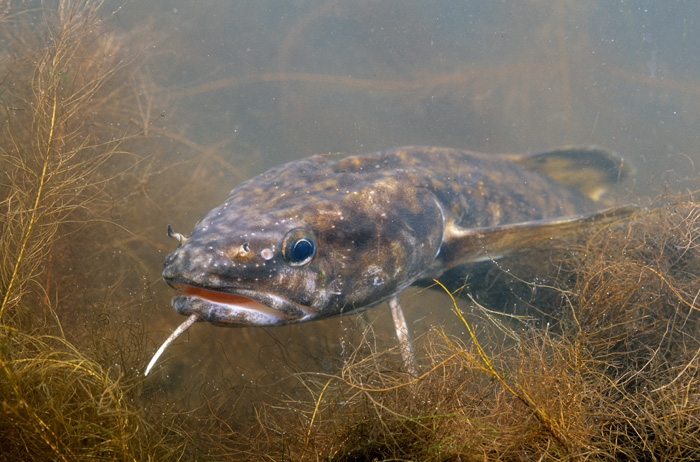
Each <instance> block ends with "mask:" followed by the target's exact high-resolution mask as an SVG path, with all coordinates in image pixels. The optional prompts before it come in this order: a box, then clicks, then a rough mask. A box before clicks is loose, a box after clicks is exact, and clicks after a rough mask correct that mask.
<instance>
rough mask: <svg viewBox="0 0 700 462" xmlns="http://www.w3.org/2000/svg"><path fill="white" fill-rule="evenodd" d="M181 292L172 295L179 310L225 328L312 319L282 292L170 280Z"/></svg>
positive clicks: (289, 322) (290, 322)
mask: <svg viewBox="0 0 700 462" xmlns="http://www.w3.org/2000/svg"><path fill="white" fill-rule="evenodd" d="M168 285H169V286H171V287H173V288H175V289H177V290H180V291H181V293H180V294H179V295H176V296H174V297H173V298H172V301H171V303H172V305H173V308H175V310H176V311H177V312H178V313H180V314H184V315H186V316H190V315H192V314H197V315H199V316H200V317H201V318H202V319H203V320H204V321H207V322H210V323H212V324H216V325H218V326H225V327H245V326H279V325H283V324H293V323H297V322H302V321H305V320H306V319H308V318H309V317H310V316H311V315H310V313H309V309H308V308H307V307H302V306H300V305H297V304H296V303H294V302H291V301H289V300H286V299H284V298H282V297H280V296H278V295H274V294H270V293H267V292H260V291H255V290H249V289H229V288H226V289H220V290H218V289H217V290H215V289H211V288H204V287H199V286H195V285H191V284H185V283H175V282H170V281H168Z"/></svg>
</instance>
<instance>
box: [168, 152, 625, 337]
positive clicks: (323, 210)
mask: <svg viewBox="0 0 700 462" xmlns="http://www.w3.org/2000/svg"><path fill="white" fill-rule="evenodd" d="M631 173H632V169H631V167H630V166H629V164H627V163H624V162H623V161H622V160H621V159H620V158H618V157H617V156H615V155H614V154H612V153H610V152H608V151H606V150H603V149H601V148H590V147H584V148H580V147H579V148H565V149H560V150H557V151H551V152H546V153H540V154H530V155H485V154H477V153H473V152H469V151H463V150H457V149H448V148H434V147H403V148H396V149H391V150H387V151H381V152H376V153H372V154H365V155H358V156H351V157H347V158H344V159H341V160H332V159H331V158H329V157H324V156H319V155H316V156H312V157H308V158H304V159H301V160H298V161H294V162H290V163H287V164H284V165H280V166H278V167H275V168H273V169H271V170H268V171H267V172H265V173H263V174H261V175H259V176H256V177H254V178H251V179H249V180H247V181H246V182H244V183H242V184H240V185H239V186H237V187H236V188H235V189H233V191H231V193H230V195H229V196H228V198H227V199H226V201H225V202H224V203H223V204H221V205H220V206H218V207H216V208H214V209H213V210H211V211H210V212H209V213H208V214H207V215H206V216H205V217H204V218H203V219H202V220H201V221H200V222H199V223H198V224H197V225H196V226H195V228H194V230H193V231H192V233H191V234H190V235H189V236H188V237H187V238H183V239H182V242H184V244H183V245H181V246H180V247H179V248H177V249H176V250H175V251H173V252H172V253H171V254H170V255H168V256H167V258H166V260H165V265H164V270H163V277H164V279H165V281H166V282H167V283H168V284H170V285H171V286H173V287H175V288H177V289H179V290H181V293H180V294H179V295H177V296H175V297H174V298H173V301H172V303H173V306H174V308H175V309H176V310H177V311H178V312H180V313H182V314H184V315H192V314H196V315H198V317H199V318H198V319H202V320H205V321H209V322H211V323H214V324H217V325H222V326H251V325H258V326H260V325H282V324H291V323H297V322H305V321H310V320H314V319H322V318H327V317H331V316H337V315H343V314H350V313H356V312H359V311H363V310H365V309H368V308H370V307H372V306H374V305H377V304H379V303H381V302H384V301H386V300H388V299H390V298H392V297H394V296H395V295H397V294H398V293H400V292H401V291H402V290H403V289H405V288H406V287H408V286H410V285H412V284H413V283H415V282H416V281H419V280H425V279H427V280H429V279H432V278H437V277H439V276H440V275H441V274H442V273H443V272H445V271H447V270H450V269H453V268H455V267H458V266H461V265H466V264H469V263H472V262H476V261H480V260H484V259H488V258H497V257H499V256H501V255H504V254H506V253H508V252H510V251H513V250H516V249H518V248H522V247H526V246H527V245H529V244H530V243H531V242H534V241H537V240H542V239H546V238H547V237H552V236H556V235H559V234H562V233H567V232H572V231H576V230H579V229H581V227H582V226H587V225H588V224H590V223H592V222H600V220H608V221H609V220H611V219H615V218H617V217H624V216H627V215H629V214H630V213H631V208H629V207H622V208H616V209H610V210H606V211H603V212H596V210H597V209H600V208H601V206H600V205H599V203H598V202H597V200H598V199H599V197H600V195H601V194H602V192H603V191H604V190H605V189H608V188H609V187H611V186H614V185H615V184H616V183H617V182H619V181H620V180H623V179H625V178H626V177H628V176H630V175H631Z"/></svg>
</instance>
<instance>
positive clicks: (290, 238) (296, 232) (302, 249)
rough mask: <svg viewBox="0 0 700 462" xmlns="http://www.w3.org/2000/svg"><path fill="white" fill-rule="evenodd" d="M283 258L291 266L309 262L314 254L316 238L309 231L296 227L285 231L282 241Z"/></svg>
mask: <svg viewBox="0 0 700 462" xmlns="http://www.w3.org/2000/svg"><path fill="white" fill-rule="evenodd" d="M282 252H283V254H284V259H285V260H286V261H287V263H289V264H290V265H292V266H302V265H306V264H307V263H309V262H310V261H311V260H312V259H313V258H314V255H316V239H315V238H314V235H313V234H311V231H309V230H306V229H303V228H296V229H293V230H291V231H290V232H288V233H287V235H286V236H285V237H284V240H283V241H282Z"/></svg>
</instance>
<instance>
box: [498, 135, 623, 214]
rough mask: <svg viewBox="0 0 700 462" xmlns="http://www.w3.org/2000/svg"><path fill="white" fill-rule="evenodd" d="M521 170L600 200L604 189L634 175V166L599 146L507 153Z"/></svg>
mask: <svg viewBox="0 0 700 462" xmlns="http://www.w3.org/2000/svg"><path fill="white" fill-rule="evenodd" d="M507 157H508V158H509V159H510V160H512V161H513V162H515V163H517V164H519V165H522V166H523V167H526V168H529V169H531V170H535V171H537V172H538V173H540V174H542V175H544V176H547V177H549V178H551V179H552V180H554V181H556V182H557V183H561V184H563V185H566V186H569V187H571V188H574V189H576V190H578V191H580V192H581V193H582V194H585V195H586V196H588V197H590V198H591V199H593V200H594V201H597V200H598V199H600V196H602V195H603V194H604V193H605V192H606V191H607V190H608V189H610V188H611V187H613V186H615V185H616V184H618V183H620V182H622V181H624V180H625V179H627V178H629V177H631V176H633V175H634V167H633V166H632V164H630V163H629V162H627V161H625V160H624V159H622V158H621V157H620V156H618V155H617V154H616V153H615V152H613V151H610V150H608V149H605V148H602V147H599V146H567V147H563V148H559V149H555V150H553V151H547V152H540V153H536V154H509V155H507Z"/></svg>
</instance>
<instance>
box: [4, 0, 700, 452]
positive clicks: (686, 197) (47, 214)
mask: <svg viewBox="0 0 700 462" xmlns="http://www.w3.org/2000/svg"><path fill="white" fill-rule="evenodd" d="M698 50H700V3H696V2H652V1H649V0H616V1H603V0H595V1H588V2H577V1H571V0H524V1H513V2H507V1H499V2H496V1H493V0H436V1H433V0H382V1H371V0H344V1H341V0H255V1H252V0H249V1H223V0H217V1H214V0H200V1H197V2H192V1H180V0H176V1H162V0H157V1H150V2H129V1H111V0H105V1H99V0H98V1H88V0H55V1H52V0H44V1H22V2H17V1H9V0H6V1H3V0H0V103H1V105H0V110H1V111H2V117H1V118H0V461H17V460H51V461H83V460H95V461H102V460H104V461H147V460H153V461H229V460H231V461H239V460H240V461H247V460H256V461H321V460H322V461H334V462H341V461H342V462H349V461H471V460H513V461H521V460H522V461H529V460H542V461H545V460H571V461H578V460H596V461H597V460H630V461H632V460H645V461H652V460H688V461H691V460H698V459H700V206H698V205H697V204H696V202H695V200H694V198H695V197H696V196H697V195H698V194H699V191H700V170H698V169H700V130H698V127H700V54H699V53H698ZM402 146H426V147H427V146H430V147H443V148H456V149H461V150H466V151H471V152H477V153H483V156H478V157H477V158H478V159H484V162H485V164H484V165H492V164H491V163H490V162H491V161H490V160H488V159H506V160H508V162H509V164H508V165H510V164H511V163H512V164H518V165H524V166H525V167H526V168H527V169H533V170H535V171H544V170H546V171H547V172H548V173H547V176H548V177H550V176H551V177H552V178H554V179H555V180H556V181H560V182H561V183H562V184H568V185H576V187H577V188H578V189H580V190H581V191H583V192H586V195H587V196H589V197H590V198H592V199H596V202H595V205H596V207H595V210H603V209H606V210H609V211H611V212H609V213H606V214H605V215H592V216H591V215H586V216H584V215H578V214H575V216H574V220H573V221H556V220H555V222H553V226H549V225H547V226H545V227H544V228H546V232H547V233H548V234H546V235H545V234H541V233H540V234H538V233H537V232H535V230H537V229H539V228H536V225H533V224H525V225H522V224H520V225H519V226H517V227H516V228H515V229H514V230H512V232H510V233H508V234H507V236H501V235H500V234H498V233H496V234H498V236H499V238H500V240H499V241H497V242H496V243H493V244H492V247H491V249H493V253H489V252H488V251H483V252H482V253H481V254H479V255H476V256H475V257H474V258H471V259H469V258H466V257H463V258H462V259H461V260H459V259H458V260H459V261H457V262H456V263H454V264H452V263H450V264H448V262H449V258H450V255H449V254H448V253H447V252H444V253H442V254H440V258H439V262H442V263H443V264H444V266H443V267H440V268H438V269H439V270H440V271H437V272H434V273H435V274H436V275H437V276H436V277H434V278H433V277H432V276H431V275H432V274H433V272H430V271H428V269H427V267H430V263H429V264H427V265H426V272H425V273H424V276H425V277H424V278H423V280H421V281H420V283H419V284H414V285H410V286H409V287H406V288H404V289H403V290H401V292H400V294H399V301H400V307H401V308H402V311H403V314H404V315H405V319H406V324H407V330H408V334H409V335H410V337H411V342H412V348H413V355H414V358H413V359H412V360H411V361H408V362H407V360H406V358H407V356H406V349H405V348H404V347H405V345H406V344H405V343H401V342H399V341H398V340H397V330H396V328H395V325H394V319H393V317H392V311H391V310H390V308H389V306H388V304H387V303H385V302H383V303H380V304H377V305H376V306H374V307H371V308H370V309H368V310H367V311H363V312H362V313H359V314H348V315H345V316H329V317H327V318H325V319H318V320H310V321H309V322H301V323H296V324H288V325H267V326H242V327H241V326H237V327H225V326H221V325H216V323H211V322H194V321H204V319H200V318H197V317H195V318H192V319H193V322H194V324H193V325H192V326H191V327H190V328H189V329H188V330H187V331H186V332H184V333H181V334H180V335H179V336H178V337H177V338H176V339H174V341H172V344H170V345H169V346H168V347H167V348H165V350H164V352H163V353H162V355H161V356H160V357H159V358H158V359H157V361H155V363H154V365H153V367H152V368H151V369H150V370H149V371H148V374H146V367H147V365H148V364H149V361H151V360H152V358H153V357H154V354H155V353H156V350H158V348H159V347H160V346H161V345H162V344H163V343H164V342H165V341H166V339H168V337H169V336H170V335H171V334H172V333H173V331H174V330H175V329H176V328H177V327H178V326H180V325H181V324H182V323H183V322H185V320H186V319H187V317H186V316H183V315H182V314H180V313H178V312H177V311H176V310H175V309H174V308H173V305H172V304H171V299H172V298H173V297H174V296H176V295H178V293H179V291H181V289H182V287H183V286H182V284H181V282H182V281H180V280H177V281H176V280H175V279H173V280H169V281H168V283H166V282H165V281H164V280H163V269H164V262H166V258H168V255H169V254H170V253H171V252H173V251H175V250H176V249H178V246H180V245H181V244H184V243H185V242H186V240H187V239H188V236H189V235H190V233H191V232H192V230H193V229H194V228H195V226H198V225H197V224H198V223H200V224H203V225H202V226H207V225H208V223H209V221H207V220H205V219H204V217H205V215H206V214H207V213H208V212H209V211H210V210H212V209H214V208H215V207H217V206H220V205H221V204H224V202H225V201H227V197H228V195H229V192H230V191H231V190H232V189H233V188H235V187H237V186H238V185H240V184H241V183H243V182H244V181H246V180H248V179H250V178H254V177H256V176H257V175H260V174H263V173H264V172H266V171H268V170H269V169H272V168H274V167H278V166H280V165H283V164H285V163H287V162H292V161H297V160H300V159H303V158H306V157H309V156H313V155H320V156H319V157H315V158H313V159H311V160H310V161H308V162H309V164H308V165H310V166H311V167H310V168H315V167H314V164H322V163H324V164H325V163H326V162H327V163H332V162H340V161H342V159H345V158H347V156H351V155H359V154H365V153H372V152H376V151H382V150H388V149H392V148H397V147H402ZM559 148H562V149H561V150H559V151H555V153H556V155H554V156H553V157H552V156H545V157H544V158H541V157H532V156H530V157H527V156H525V157H523V156H519V154H526V153H543V152H548V151H551V150H553V149H559ZM418 151H420V152H422V153H428V154H426V155H433V154H431V153H434V152H436V151H434V150H428V149H427V148H426V149H423V148H420V149H418ZM401 152H404V151H401ZM591 152H600V153H604V156H605V159H608V160H613V161H614V162H613V163H614V165H615V168H614V169H613V172H612V174H611V176H609V177H608V178H607V179H606V180H605V183H606V186H608V187H607V190H606V192H605V194H602V195H600V192H601V191H602V189H601V188H598V186H600V184H599V183H600V182H601V181H602V180H600V176H601V174H600V172H598V171H597V170H596V168H595V165H589V164H586V162H582V161H581V157H579V158H577V155H578V154H577V153H591ZM572 153H573V154H572ZM613 153H614V154H613ZM499 154H507V156H505V157H504V156H498V155H499ZM432 159H437V157H433V158H432ZM533 159H534V160H533ZM538 159H539V160H542V162H541V163H539V164H538V163H537V162H536V161H537V160H538ZM545 160H546V162H545ZM511 161H512V162H511ZM351 162H352V161H350V163H351ZM695 163H698V165H699V167H698V169H696V168H695ZM540 164H542V165H540ZM544 164H546V165H544ZM305 165H307V164H305ZM494 165H496V164H494ZM498 165H501V164H498ZM572 165H573V167H572ZM377 168H379V166H377ZM440 168H443V169H446V168H447V167H445V165H441V166H440ZM435 169H438V166H437V165H436V166H435ZM281 172H282V173H281V174H285V172H286V171H285V168H283V169H282V170H281ZM483 173H484V174H485V180H484V181H485V182H486V184H489V185H491V188H492V192H493V193H494V195H496V196H498V195H499V194H505V193H504V192H503V191H506V190H507V191H511V190H516V189H517V188H515V186H513V185H514V184H515V183H518V181H514V180H513V179H512V178H510V177H508V176H507V175H506V173H505V170H504V169H503V168H501V167H498V166H494V167H490V169H486V168H485V169H484V170H483ZM284 178H285V179H286V180H285V181H283V182H280V183H279V184H277V186H276V187H279V193H271V192H270V190H269V188H267V189H266V188H262V187H261V188H259V190H255V191H254V194H250V197H248V199H247V200H248V203H247V204H246V205H247V209H246V210H247V211H246V214H245V216H243V217H242V220H245V222H244V223H242V224H241V225H246V226H247V225H248V224H250V225H251V226H252V225H253V224H255V223H256V222H257V221H260V222H262V221H263V217H264V212H265V211H266V210H268V209H269V208H270V207H273V204H276V203H278V202H279V200H278V199H279V198H281V197H284V196H285V195H287V194H290V195H291V194H292V191H297V190H298V189H299V188H301V187H303V186H302V185H299V184H296V183H295V182H294V181H293V180H294V177H293V176H292V177H291V179H290V178H289V177H287V176H285V177H284ZM388 178H390V180H387V181H388V182H389V183H387V184H388V185H391V184H393V183H391V181H393V182H400V181H403V180H405V178H404V177H403V176H402V175H397V176H395V177H392V175H389V176H388ZM446 178H447V177H446ZM518 178H519V177H518ZM433 180H435V182H436V183H435V184H438V183H439V184H440V186H439V187H440V188H443V189H444V190H446V191H447V190H449V191H451V189H450V188H452V187H453V186H452V185H451V184H450V181H449V180H445V178H440V179H439V181H438V179H435V178H429V179H428V181H433ZM443 180H445V181H443ZM341 183H342V182H341V180H338V184H339V186H338V188H345V187H346V185H341ZM253 184H255V183H253ZM309 184H310V185H311V186H313V184H312V183H309ZM311 186H309V187H311ZM319 187H320V186H319ZM518 187H519V188H520V189H517V191H516V192H517V194H518V195H519V196H518V197H523V198H525V199H527V200H528V201H530V202H532V203H540V202H544V199H543V198H544V193H543V192H542V191H541V188H539V187H535V185H533V184H531V183H529V182H526V181H523V182H522V185H520V186H518ZM348 188H349V186H348ZM493 190H496V191H493ZM386 191H390V188H387V190H386ZM378 192H381V190H378ZM516 192H513V193H512V194H513V195H515V194H516ZM552 195H553V196H556V195H557V194H555V193H552ZM379 196H380V197H377V198H376V202H372V204H373V206H376V207H384V209H383V210H387V211H391V212H392V213H393V214H394V215H395V216H396V217H397V218H396V219H397V220H400V219H401V217H402V216H403V215H406V214H408V213H409V212H410V213H418V214H419V215H420V214H421V213H424V214H425V216H426V217H427V216H428V215H427V210H428V209H429V206H428V205H426V204H425V203H414V202H412V199H413V196H410V195H398V196H397V195H396V194H393V195H392V194H389V193H388V192H387V193H386V194H379ZM599 196H600V197H599ZM468 199H469V200H471V199H473V198H468ZM525 199H523V201H525ZM554 199H562V198H557V197H555V198H554ZM554 199H552V200H554ZM585 199H586V200H589V199H588V198H585ZM373 200H374V199H373ZM474 200H476V199H474ZM562 200H563V199H562ZM299 202H300V204H296V203H295V204H294V205H295V206H297V205H298V206H299V207H301V208H300V209H303V205H304V200H303V199H301V198H300V200H299ZM516 202H517V201H516ZM353 203H354V204H355V205H356V207H365V206H368V203H367V201H364V200H363V201H355V202H353ZM523 203H524V202H523ZM429 205H430V204H429ZM501 205H503V210H502V209H501V208H500V206H501ZM489 207H491V208H489ZM483 209H484V210H491V211H492V212H493V213H494V214H496V215H498V216H501V214H505V213H506V212H507V211H506V210H505V203H504V204H500V205H499V204H495V205H494V204H490V205H489V204H487V205H485V206H484V207H483ZM219 210H220V211H222V213H223V212H226V213H230V214H231V215H232V218H231V220H232V222H234V223H235V222H236V219H235V218H236V216H235V213H236V207H232V208H230V209H228V208H227V209H219ZM251 210H253V212H251ZM256 210H259V212H260V215H259V216H258V215H256V213H255V211H256ZM417 210H418V211H419V212H416V211H417ZM455 210H456V209H453V210H452V211H453V212H454V211H455ZM493 210H496V211H493ZM557 210H558V209H557ZM562 210H563V209H562ZM239 212H240V210H239ZM517 212H518V213H520V215H522V216H526V215H527V214H526V213H525V211H523V210H520V211H517ZM309 213H311V212H309ZM513 213H516V212H515V211H514V212H513ZM547 213H548V214H554V216H553V217H554V218H555V219H560V218H566V217H571V214H570V213H564V212H561V213H557V212H556V211H554V210H550V211H548V212H547ZM455 214H457V213H456V212H455ZM394 215H392V216H394ZM457 215H458V214H457ZM576 217H579V218H576ZM580 217H584V218H583V219H580ZM389 221H391V220H387V223H388V222H389ZM520 221H528V220H520ZM425 222H426V224H425V226H426V227H427V226H428V225H430V224H431V223H432V222H430V220H428V219H427V218H426V219H425ZM477 222H479V221H478V218H477ZM391 223H394V221H391ZM371 224H372V226H376V227H377V228H378V229H381V230H382V231H380V232H379V233H381V232H384V231H383V230H385V229H389V228H386V227H384V225H386V223H383V222H382V221H381V220H379V221H377V222H373V223H371ZM351 225H352V226H354V227H355V228H358V229H365V228H367V227H368V223H363V222H361V221H360V220H358V221H355V222H353V223H351ZM448 225H450V226H452V225H453V224H452V225H451V224H450V223H447V224H446V225H445V226H448ZM237 226H238V225H237ZM387 226H388V225H387ZM441 226H442V224H441ZM363 227H364V228H363ZM453 228H454V226H453ZM453 228H450V229H452V231H453V232H454V233H455V235H457V234H459V232H462V234H464V233H467V232H468V231H469V230H468V229H467V230H458V231H459V232H456V231H454V229H453ZM198 229H201V227H200V228H198ZM484 229H486V228H484ZM495 231H496V232H498V231H501V229H497V230H495ZM484 233H485V234H480V235H479V236H478V238H475V239H477V241H478V239H482V237H483V235H486V234H488V233H486V231H484ZM193 236H194V234H193ZM533 236H534V237H533ZM483 239H485V238H483ZM178 241H179V242H178ZM285 242H286V238H285ZM295 242H301V244H300V247H297V248H295V249H294V250H290V251H289V252H287V250H285V252H287V253H285V258H286V259H287V260H286V261H287V263H291V266H299V267H303V266H304V265H306V264H307V263H308V262H309V261H311V260H313V259H314V258H315V259H316V260H320V259H321V257H323V258H326V257H327V255H328V253H327V252H326V253H324V249H323V248H321V246H319V248H315V247H313V246H314V245H315V243H314V242H313V237H303V236H302V238H300V239H299V240H297V241H295ZM464 242H465V241H464V240H461V241H458V243H457V244H454V245H451V247H450V249H452V250H454V251H455V252H457V251H461V250H463V247H464V245H463V244H464ZM478 242H482V241H478ZM483 242H486V241H483ZM460 243H461V244H462V245H461V246H460V245H459V244H460ZM247 244H248V243H247V242H246V245H241V247H240V249H237V250H236V251H237V254H236V255H235V257H236V258H239V257H246V256H247V254H248V253H249V252H250V249H249V248H248V245H247ZM352 244H353V245H355V247H353V246H350V248H349V249H348V252H349V253H348V258H349V261H355V260H353V259H352V255H353V253H354V252H359V249H360V248H361V247H362V248H364V247H367V245H366V244H365V243H363V242H355V241H353V242H352ZM428 244H429V242H428V240H427V239H426V240H414V241H412V242H408V243H407V242H403V241H402V245H396V246H393V247H392V248H391V252H389V249H386V248H376V249H374V252H375V253H371V252H370V253H369V254H368V255H369V256H367V257H366V258H364V260H369V261H371V264H372V265H374V266H372V268H377V269H376V271H380V270H381V268H382V267H385V266H387V265H388V263H386V262H385V261H384V258H386V257H387V255H393V256H395V255H399V256H401V255H404V254H406V253H408V252H409V251H413V250H415V249H417V248H423V246H428ZM187 245H188V244H185V245H184V246H183V247H181V248H182V249H184V248H185V247H186V246H187ZM490 245H491V244H490ZM269 250H270V249H264V250H263V251H262V252H260V255H261V256H262V258H263V259H265V260H269V259H273V257H272V253H271V252H268V253H269V258H268V255H267V253H265V251H269ZM273 250H274V249H273ZM482 250H483V249H482ZM482 250H480V251H482ZM255 251H256V252H257V249H256V250H255ZM314 252H316V253H314ZM441 252H442V250H441ZM477 253H478V252H477ZM256 255H257V254H256ZM454 258H456V257H454ZM356 260H357V261H359V260H360V259H359V258H358V259H356ZM168 261H169V262H172V261H174V257H170V258H169V259H168ZM274 261H276V260H274V259H273V260H272V262H274ZM460 263H462V264H463V263H469V265H467V266H464V265H460ZM434 266H435V264H433V267H434ZM448 266H449V268H448ZM442 269H449V271H445V272H442V271H441V270H442ZM350 270H352V271H349V273H348V275H347V276H346V280H347V281H349V282H351V281H352V278H353V276H354V274H357V275H359V274H360V273H361V272H362V271H363V270H362V268H359V267H358V268H357V270H356V271H355V270H354V268H350ZM315 271H316V276H317V277H318V279H319V280H321V281H324V280H326V279H327V278H329V277H330V274H328V273H327V272H324V271H322V270H320V269H319V270H315ZM375 282H376V281H375ZM376 285H379V283H377V284H376ZM348 286H350V284H349V283H348ZM309 287H313V286H309ZM186 290H189V291H190V293H192V291H193V290H195V289H186ZM196 290H200V289H196ZM324 290H325V289H324ZM328 290H329V291H330V293H335V292H333V289H332V288H331V289H328ZM302 292H303V291H302ZM312 292H313V291H312ZM338 293H339V292H338ZM302 295H303V296H306V295H308V296H309V297H311V294H302ZM378 297H379V295H378ZM380 299H381V300H387V299H388V296H387V295H386V294H382V295H381V297H380ZM370 301H371V300H370ZM377 301H378V300H377ZM367 303H369V302H367ZM369 304H371V303H369ZM367 306H369V305H367ZM185 314H187V315H190V314H191V313H190V312H186V313H185Z"/></svg>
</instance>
